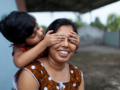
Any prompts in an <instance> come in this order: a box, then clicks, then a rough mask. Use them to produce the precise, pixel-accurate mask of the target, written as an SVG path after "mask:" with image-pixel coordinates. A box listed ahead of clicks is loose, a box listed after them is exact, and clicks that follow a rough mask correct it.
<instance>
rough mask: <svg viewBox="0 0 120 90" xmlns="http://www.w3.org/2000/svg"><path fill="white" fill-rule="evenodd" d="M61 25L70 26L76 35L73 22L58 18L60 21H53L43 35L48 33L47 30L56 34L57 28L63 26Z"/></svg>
mask: <svg viewBox="0 0 120 90" xmlns="http://www.w3.org/2000/svg"><path fill="white" fill-rule="evenodd" d="M63 25H70V26H72V28H73V31H74V32H76V33H78V32H77V27H76V26H75V24H74V23H73V22H71V21H70V20H68V19H65V18H60V19H56V20H55V21H53V22H52V23H51V24H50V25H49V26H48V28H47V30H46V32H45V34H46V33H47V32H48V31H49V30H53V32H52V33H56V32H57V30H58V28H59V27H61V26H63Z"/></svg>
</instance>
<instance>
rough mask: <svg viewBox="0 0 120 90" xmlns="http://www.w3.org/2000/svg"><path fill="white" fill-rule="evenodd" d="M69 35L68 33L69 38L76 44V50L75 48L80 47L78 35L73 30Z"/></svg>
mask: <svg viewBox="0 0 120 90" xmlns="http://www.w3.org/2000/svg"><path fill="white" fill-rule="evenodd" d="M69 35H70V38H69V40H70V41H71V42H72V43H74V44H75V45H76V46H77V48H76V50H77V49H78V48H79V47H80V39H79V35H78V34H77V33H76V32H73V31H71V33H70V34H69Z"/></svg>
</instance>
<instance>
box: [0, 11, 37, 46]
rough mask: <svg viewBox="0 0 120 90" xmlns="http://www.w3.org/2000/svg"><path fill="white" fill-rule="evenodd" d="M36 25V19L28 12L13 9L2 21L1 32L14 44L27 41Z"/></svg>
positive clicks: (0, 23) (0, 22) (0, 24)
mask: <svg viewBox="0 0 120 90" xmlns="http://www.w3.org/2000/svg"><path fill="white" fill-rule="evenodd" d="M35 26H36V19H35V18H34V17H33V16H31V15H29V14H28V13H26V12H19V11H13V12H11V13H10V14H9V15H7V16H5V17H4V18H3V19H2V20H1V21H0V31H1V33H2V34H3V36H4V37H5V38H6V39H7V40H9V41H10V42H12V43H13V45H16V44H23V43H25V40H26V38H27V37H29V36H31V35H32V33H33V29H34V28H35Z"/></svg>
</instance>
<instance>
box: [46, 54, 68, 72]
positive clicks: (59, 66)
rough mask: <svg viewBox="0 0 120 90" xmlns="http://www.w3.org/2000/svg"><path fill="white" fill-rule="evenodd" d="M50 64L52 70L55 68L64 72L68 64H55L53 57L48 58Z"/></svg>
mask: <svg viewBox="0 0 120 90" xmlns="http://www.w3.org/2000/svg"><path fill="white" fill-rule="evenodd" d="M47 61H48V64H49V66H50V67H51V68H53V69H54V70H56V71H62V70H63V69H64V68H65V64H66V63H59V62H55V60H53V59H52V58H51V57H49V56H48V58H47Z"/></svg>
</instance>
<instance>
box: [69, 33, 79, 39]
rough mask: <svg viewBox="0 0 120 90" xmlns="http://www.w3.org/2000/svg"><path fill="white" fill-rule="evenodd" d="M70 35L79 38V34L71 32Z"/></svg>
mask: <svg viewBox="0 0 120 90" xmlns="http://www.w3.org/2000/svg"><path fill="white" fill-rule="evenodd" d="M69 35H70V37H73V38H77V37H78V34H76V33H70V34H69Z"/></svg>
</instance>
